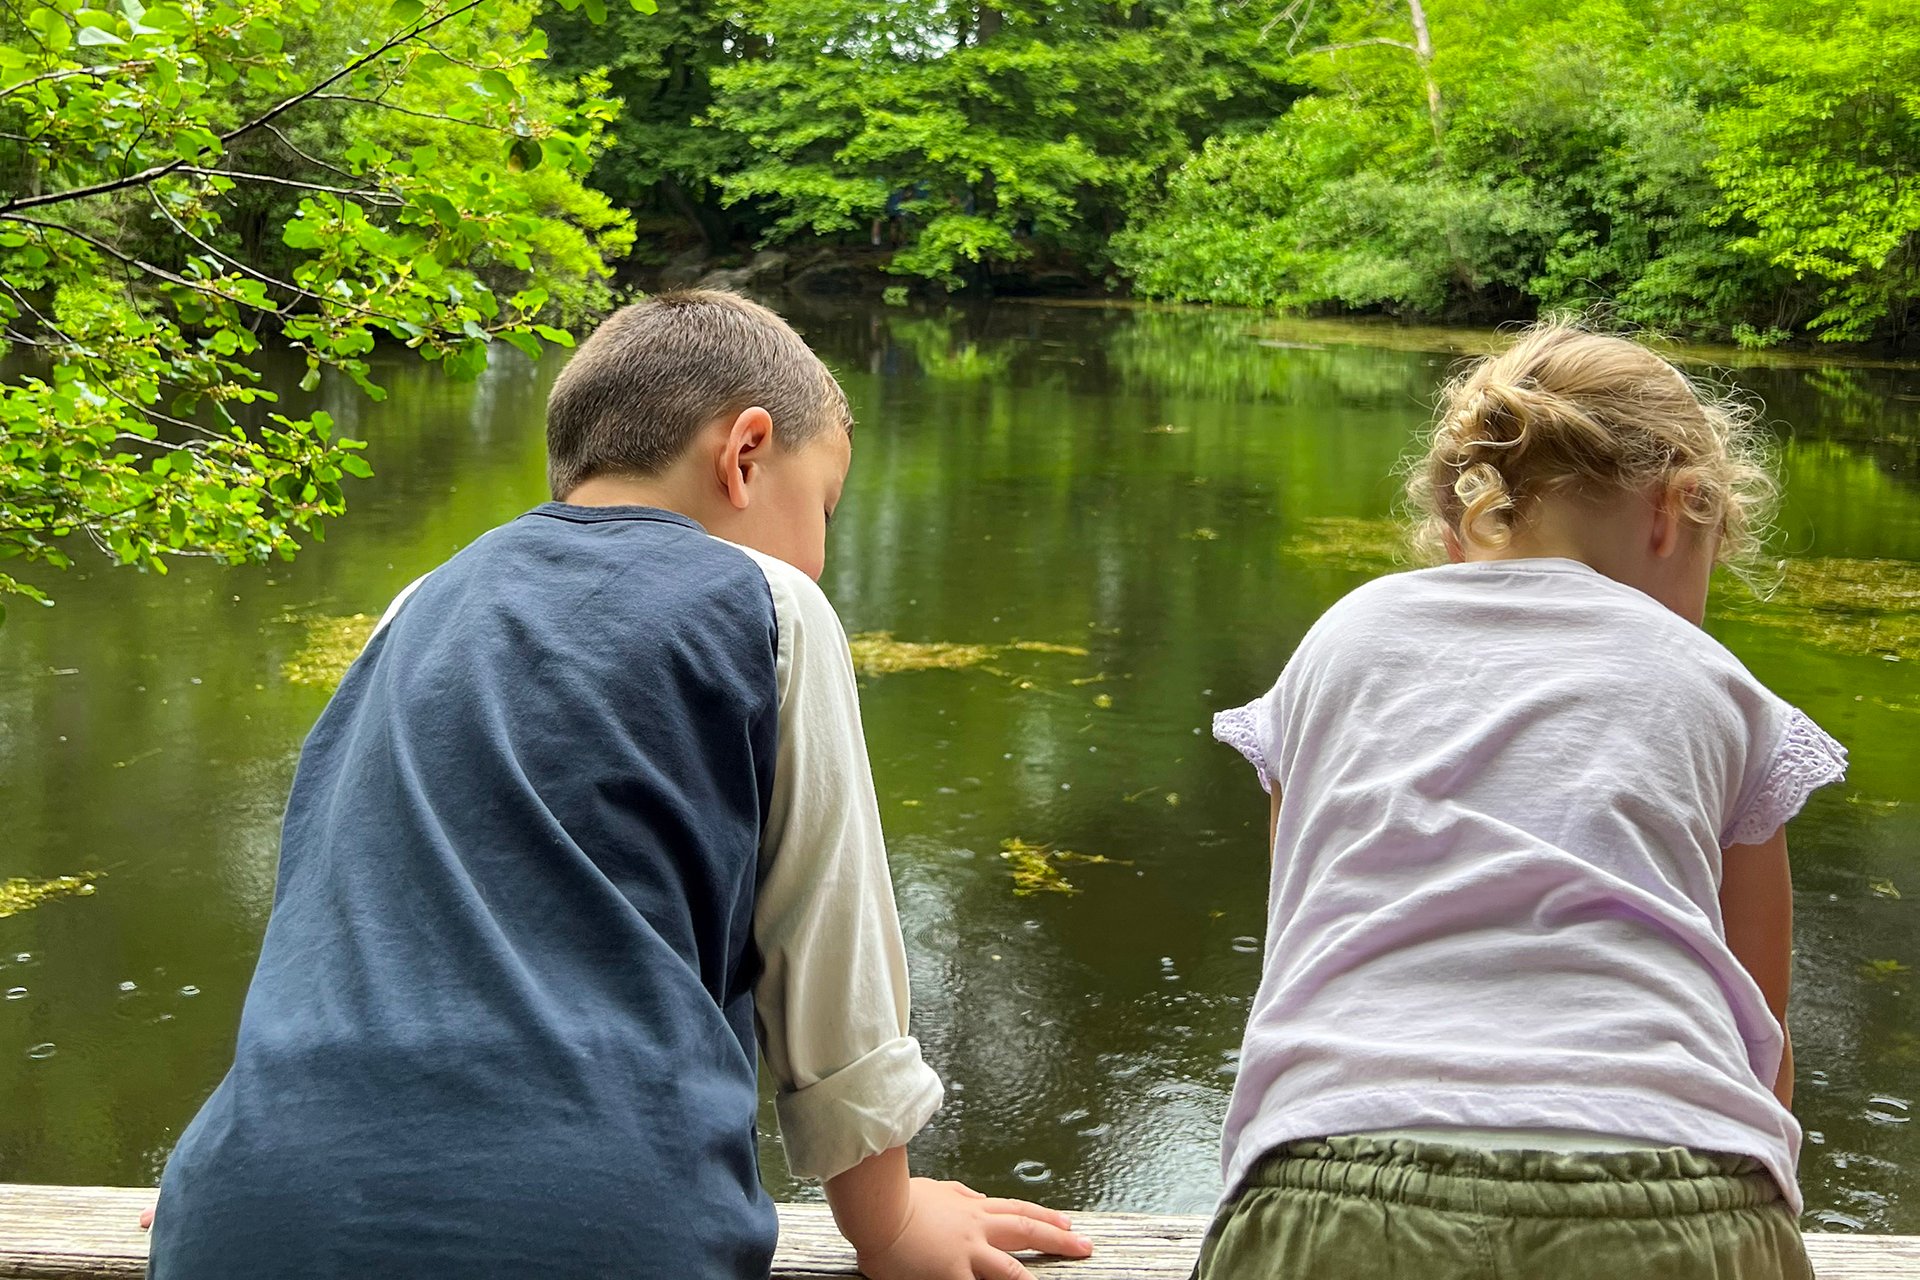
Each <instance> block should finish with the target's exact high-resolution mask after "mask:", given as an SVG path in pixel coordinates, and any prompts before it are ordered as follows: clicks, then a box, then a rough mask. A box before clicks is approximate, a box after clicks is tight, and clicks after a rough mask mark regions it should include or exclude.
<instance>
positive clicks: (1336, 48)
mask: <svg viewBox="0 0 1920 1280" xmlns="http://www.w3.org/2000/svg"><path fill="white" fill-rule="evenodd" d="M1370 44H1384V45H1387V46H1389V47H1391V48H1394V49H1405V50H1406V51H1407V52H1408V53H1418V52H1419V50H1418V49H1415V48H1414V47H1413V46H1412V45H1411V44H1408V43H1407V42H1406V41H1405V40H1394V39H1391V38H1389V37H1387V36H1373V37H1371V38H1369V39H1366V40H1344V41H1342V42H1340V43H1339V44H1322V45H1316V46H1314V47H1313V48H1312V49H1309V50H1308V51H1307V52H1309V53H1338V52H1340V51H1341V50H1342V49H1364V48H1365V47H1366V46H1368V45H1370Z"/></svg>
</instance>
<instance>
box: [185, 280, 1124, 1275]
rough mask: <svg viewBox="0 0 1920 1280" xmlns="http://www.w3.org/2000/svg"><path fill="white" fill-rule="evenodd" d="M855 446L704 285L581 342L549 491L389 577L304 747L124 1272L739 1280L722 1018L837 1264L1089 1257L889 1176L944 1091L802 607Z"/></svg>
mask: <svg viewBox="0 0 1920 1280" xmlns="http://www.w3.org/2000/svg"><path fill="white" fill-rule="evenodd" d="M851 430H852V423H851V420H850V418H849V415H848V412H847V405H846V399H845V397H844V395H843V394H842V393H841V391H840V388H839V386H838V384H836V383H835V382H834V380H833V377H832V375H831V374H829V373H828V372H827V370H826V368H825V366H823V365H822V364H821V363H820V361H819V360H818V359H817V358H816V357H815V356H814V355H813V353H812V352H811V351H809V350H808V349H807V347H806V344H805V343H803V342H802V341H801V340H800V338H799V337H798V335H796V334H795V333H794V332H793V331H792V330H791V329H789V328H788V327H787V326H786V325H785V324H784V323H782V322H781V321H780V319H779V318H778V317H776V316H775V315H773V313H771V312H769V311H767V310H766V309H764V308H762V307H760V306H757V305H755V304H753V303H751V302H747V301H745V300H744V299H741V298H738V297H735V296H733V295H730V294H724V293H712V292H701V293H686V294H678V295H669V296H664V297H660V298H656V299H653V300H651V301H648V302H644V303H641V304H639V305H638V306H633V307H629V308H627V309H625V310H623V311H621V312H619V313H618V314H616V315H615V316H613V317H612V318H611V319H609V320H608V321H607V323H606V324H605V325H603V326H602V327H601V329H600V330H599V331H598V332H597V333H596V334H595V335H594V336H593V337H592V338H591V339H589V340H588V341H587V342H586V343H585V344H584V345H583V346H582V347H581V348H580V350H579V352H578V354H576V355H575V356H574V358H573V361H572V362H571V363H570V364H569V365H568V367H567V368H566V370H565V371H564V372H563V373H562V375H561V377H560V379H559V381H558V382H557V383H556V384H555V386H554V389H553V394H552V398H551V400H550V401H549V404H548V422H547V440H548V478H549V481H550V484H551V488H552V490H553V493H554V495H555V498H556V501H554V502H550V503H547V504H545V505H543V506H541V507H537V508H535V509H534V510H533V511H531V512H529V513H527V514H526V515H523V516H521V517H520V518H519V519H517V520H515V521H513V522H511V523H509V524H507V525H504V526H502V527H501V528H498V529H495V530H493V531H491V532H490V533H488V534H486V535H485V536H483V537H481V538H480V539H478V540H477V541H475V542H474V543H473V545H472V546H470V547H468V548H466V549H465V550H464V551H462V552H460V553H459V554H458V555H456V556H454V558H453V559H452V560H450V561H448V562H447V563H446V564H445V565H442V566H441V567H440V568H438V569H436V570H434V571H433V572H432V573H431V574H429V575H427V576H426V577H425V578H423V579H421V580H420V581H419V582H417V583H415V584H414V585H413V586H412V587H409V588H408V589H407V591H406V592H404V593H402V595H401V597H400V599H399V600H397V601H396V602H395V603H394V606H393V607H392V608H391V609H389V610H388V612H387V616H386V617H385V618H383V619H382V620H381V625H380V627H379V628H378V629H376V631H375V634H374V637H373V639H372V640H371V641H370V642H369V643H368V645H367V649H366V652H365V653H363V654H362V655H361V657H360V659H359V660H358V661H357V662H356V663H355V664H354V666H353V668H352V669H351V670H350V671H349V672H348V673H347V676H346V679H345V680H344V681H343V682H342V683H341V686H340V689H339V691H338V692H337V693H335V695H334V697H333V701H332V702H331V703H330V704H329V705H328V707H327V709H326V711H325V713H323V714H322V716H321V717H320V720H319V723H318V724H316V725H315V727H314V730H313V733H312V735H311V736H310V737H309V738H308V740H307V742H306V745H305V747H304V749H303V751H302V755H301V760H300V766H299V770H298V772H297V774H296V776H295V778H294V784H293V793H292V796H291V798H290V800H289V802H288V806H287V815H286V823H285V827H284V830H283V833H282V844H281V865H280V877H279V885H278V888H277V891H276V894H275V900H274V907H273V914H272V917H271V918H270V920H269V921H268V925H267V934H266V939H265V943H264V945H263V948H262V951H261V956H260V964H259V968H258V970H257V972H256V973H255V975H254V979H253V985H252V987H251V989H250V990H249V992H248V995H247V1001H246V1006H245V1009H244V1010H243V1012H242V1015H241V1024H240V1034H239V1042H238V1045H237V1047H236V1051H235V1059H234V1065H233V1069H232V1071H231V1072H230V1073H229V1074H228V1076H227V1078H226V1079H225V1080H224V1081H223V1082H222V1083H221V1085H220V1087H219V1088H218V1089H217V1090H216V1091H215V1092H214V1094H213V1096H212V1097H211V1098H210V1099H209V1100H208V1101H207V1103H206V1105H205V1107H204V1108H203V1109H202V1110H201V1113H200V1115H199V1116H198V1117H197V1118H196V1119H195V1120H194V1122H193V1123H192V1124H191V1125H190V1126H189V1127H188V1129H187V1131H186V1132H185V1134H183V1135H182V1137H181V1140H180V1144H179V1147H178V1148H177V1149H176V1151H175V1152H174V1154H173V1157H172V1159H171V1160H170V1161H169V1163H168V1165H167V1170H166V1174H165V1177H164V1179H163V1182H162V1195H161V1201H160V1208H159V1210H158V1216H157V1219H156V1222H155V1225H154V1238H153V1263H152V1270H151V1274H152V1275H154V1276H156V1277H162V1278H163V1280H171V1278H172V1277H182V1278H183V1280H185V1278H190V1280H209V1278H218V1277H225V1276H233V1277H249V1278H251V1277H258V1276H264V1275H274V1276H360V1275H395V1276H426V1277H440V1276H445V1277H475V1276H500V1277H506V1276H516V1277H519V1276H528V1275H540V1276H549V1277H582V1278H585V1277H600V1276H610V1275H620V1276H632V1277H659V1278H660V1280H689V1278H693V1277H707V1276H711V1277H747V1276H764V1275H765V1274H766V1273H767V1269H768V1265H769V1260H770V1258H771V1256H772V1252H773V1244H774V1233H775V1218H774V1213H773V1206H772V1204H771V1203H770V1202H769V1200H768V1198H767V1196H766V1194H765V1192H764V1191H762V1190H761V1187H760V1183H759V1177H758V1169H757V1164H756V1155H755V1142H754V1113H755V1049H756V1029H757V1031H758V1036H757V1041H758V1048H759V1050H760V1051H761V1052H762V1053H764V1055H765V1059H766V1062H767V1064H768V1067H769V1069H770V1070H771V1071H772V1073H773V1076H774V1079H775V1082H776V1085H777V1093H778V1099H777V1100H778V1110H779V1115H780V1122H781V1128H782V1130H783V1132H784V1134H785V1138H786V1143H787V1149H788V1153H789V1156H790V1159H791V1163H792V1166H793V1168H794V1170H795V1172H796V1173H800V1174H802V1175H812V1176H819V1177H823V1178H825V1179H826V1180H827V1198H828V1200H829V1202H830V1203H831V1205H832V1207H833V1211H834V1215H835V1218H836V1220H837V1221H838V1222H839V1224H840V1226H841V1229H842V1230H843V1231H844V1232H845V1233H846V1235H847V1238H848V1239H849V1240H850V1241H851V1242H852V1243H853V1245H854V1247H855V1248H856V1250H857V1251H858V1253H859V1256H860V1260H861V1265H862V1267H863V1269H865V1270H866V1271H867V1273H868V1274H869V1275H871V1276H875V1277H882V1278H883V1280H892V1278H893V1277H921V1276H925V1277H936V1276H937V1277H943V1278H944V1277H952V1278H953V1280H967V1278H970V1277H976V1276H979V1277H988V1278H989V1280H1009V1278H1011V1277H1018V1276H1025V1275H1027V1272H1026V1271H1025V1269H1024V1268H1022V1267H1021V1266H1020V1265H1019V1264H1018V1263H1017V1262H1016V1261H1015V1260H1014V1259H1013V1258H1011V1257H1010V1256H1008V1253H1007V1252H1006V1251H1007V1250H1013V1249H1027V1248H1037V1249H1044V1250H1047V1251H1050V1252H1054V1253H1061V1254H1068V1255H1072V1256H1084V1255H1085V1254H1086V1253H1088V1252H1089V1251H1090V1246H1088V1245H1087V1243H1086V1242H1085V1241H1084V1240H1081V1239H1080V1238H1079V1237H1076V1236H1073V1235H1071V1234H1070V1230H1069V1226H1068V1223H1067V1221H1066V1219H1065V1218H1064V1217H1062V1216H1061V1215H1059V1214H1055V1213H1052V1212H1050V1211H1048V1210H1044V1209H1041V1208H1039V1207H1037V1206H1033V1205H1027V1204H1024V1203H1021V1202H1017V1201H995V1200H988V1199H985V1198H983V1197H980V1196H979V1195H977V1194H976V1193H973V1192H970V1191H968V1190H967V1189H966V1188H964V1187H961V1186H959V1185H958V1184H956V1183H934V1182H929V1181H927V1180H925V1179H912V1180H909V1178H908V1176H907V1165H906V1158H905V1152H904V1147H905V1144H906V1141H907V1139H908V1138H909V1137H911V1136H912V1135H913V1134H914V1133H915V1132H916V1131H918V1130H919V1128H920V1127H921V1126H922V1125H923V1124H925V1123H926V1121H927V1119H928V1117H929V1116H930V1115H931V1114H932V1113H933V1111H934V1110H935V1108H936V1107H938V1105H939V1103H940V1094H941V1090H940V1083H939V1080H938V1078H937V1077H936V1076H935V1075H934V1074H933V1072H932V1071H931V1070H929V1069H928V1067H927V1066H926V1065H925V1064H924V1063H923V1062H922V1061H921V1060H920V1050H919V1045H918V1044H917V1043H916V1042H915V1041H914V1040H913V1039H912V1038H911V1037H910V1036H908V1035H907V1034H906V1029H907V975H906V966H905V959H904V954H903V948H902V944H901V939H900V932H899V923H898V920H897V918H896V916H895V914H894V905H893V895H892V887H891V884H890V882H889V879H888V874H887V863H886V851H885V847H884V845H883V844H882V840H881V832H880V819H879V813H878V811H877V807H876V804H875V800H874V795H873V785H872V779H871V776H870V774H869V771H868V766H867V757H866V749H865V745H864V743H863V741H862V739H861V735H860V721H859V708H858V705H857V701H856V695H855V690H854V683H853V670H852V664H851V660H850V658H849V655H848V652H847V645H846V638H845V635H844V633H843V632H842V631H841V629H840V626H839V621H838V619H837V618H836V617H835V616H834V613H833V610H832V607H831V606H830V605H829V604H828V603H827V602H826V598H825V597H824V596H822V595H821V594H820V591H819V588H818V587H816V586H815V585H814V582H813V579H815V578H817V577H818V576H819V573H820V571H821V568H822V566H823V564H824V561H825V555H826V550H825V530H826V520H827V517H828V516H829V515H830V514H831V512H832V510H833V506H834V504H835V503H836V502H837V501H838V500H839V496H840V490H841V486H842V484H843V483H844V482H845V478H846V471H847V465H848V461H849V459H850V456H851V454H850V450H851V434H850V433H851ZM721 539H726V541H722V540H721ZM756 1023H757V1028H756Z"/></svg>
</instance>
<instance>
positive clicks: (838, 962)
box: [748, 550, 941, 1178]
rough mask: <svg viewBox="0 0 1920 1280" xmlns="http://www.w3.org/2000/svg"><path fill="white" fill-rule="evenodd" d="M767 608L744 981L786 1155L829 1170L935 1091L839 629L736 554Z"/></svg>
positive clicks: (817, 598)
mask: <svg viewBox="0 0 1920 1280" xmlns="http://www.w3.org/2000/svg"><path fill="white" fill-rule="evenodd" d="M748 554H749V555H751V556H752V557H753V559H754V560H755V562H757V563H758V564H759V565H760V568H761V571H762V572H763V573H764V574H765V575H766V578H767V584H768V587H769V588H770V590H771V591H772V594H773V603H774V611H775V614H776V615H777V617H778V620H779V630H780V639H779V655H778V660H777V668H776V670H777V680H778V685H779V697H780V738H779V748H778V755H777V757H776V762H775V766H774V784H773V806H772V809H771V811H770V812H769V813H768V815H767V822H766V827H765V832H764V835H763V837H762V843H761V849H760V892H759V900H758V903H757V905H756V907H755V910H754V919H753V933H754V940H755V942H756V943H758V945H759V948H760V954H761V958H762V960H763V962H764V964H765V966H766V967H765V970H764V971H763V972H762V974H761V976H760V981H759V983H758V985H757V986H755V988H754V1003H755V1006H756V1016H757V1018H758V1020H759V1031H760V1052H761V1054H762V1056H763V1057H764V1058H765V1059H766V1063H767V1068H768V1070H769V1071H770V1072H771V1073H772V1077H773V1084H774V1090H775V1093H774V1105H775V1108H776V1110H777V1111H778V1113H779V1117H780V1130H781V1133H782V1135H783V1136H784V1138H785V1140H786V1147H787V1160H788V1164H789V1167H790V1168H792V1170H793V1172H794V1173H796V1174H798V1175H800V1176H802V1177H812V1178H831V1177H833V1176H834V1175H836V1174H839V1173H843V1172H845V1171H846V1170H848V1169H851V1168H852V1167H853V1166H854V1165H856V1164H858V1163H860V1161H862V1160H864V1159H866V1158H867V1157H868V1156H870V1155H873V1154H875V1153H876V1152H880V1151H885V1150H887V1149H889V1148H891V1147H898V1146H904V1145H905V1144H906V1142H907V1140H908V1139H909V1138H911V1137H912V1136H913V1135H914V1134H916V1133H918V1132H919V1131H920V1129H921V1128H922V1127H923V1126H924V1125H925V1124H926V1123H927V1120H928V1119H929V1118H930V1117H931V1116H932V1115H933V1113H934V1112H935V1111H936V1110H938V1109H939V1106H940V1100H941V1086H940V1078H939V1077H938V1076H936V1075H935V1074H934V1072H933V1070H932V1068H930V1067H928V1066H927V1064H926V1063H925V1062H923V1061H922V1060H921V1057H920V1045H919V1042H918V1041H916V1040H915V1039H914V1038H913V1037H912V1036H910V1035H908V1034H907V1004H908V986H907V959H906V948H905V945H904V943H903V942H902V940H901V937H900V919H899V916H898V914H897V913H896V911H895V909H894V902H893V881H892V879H891V877H890V875H889V871H888V867H887V848H886V842H885V839H884V837H883V836H882V834H881V830H880V808H879V803H878V801H877V800H876V799H875V797H874V791H873V774H872V771H871V769H870V768H869V766H868V763H867V747H866V740H865V739H864V738H863V737H862V735H861V728H860V701H859V694H858V692H857V690H856V689H855V687H854V678H853V658H852V655H851V654H850V653H849V652H848V649H847V637H846V633H845V632H844V631H843V630H842V629H841V627H840V619H839V617H838V616H837V615H836V614H835V613H834V611H833V606H832V605H831V604H829V603H828V602H827V598H826V596H824V595H822V594H821V592H820V588H819V587H817V586H815V585H814V583H813V581H812V579H810V578H808V577H807V576H806V575H805V574H804V573H801V572H800V571H799V570H798V569H795V568H793V567H792V566H791V565H788V564H786V563H784V562H782V561H779V560H775V559H773V558H772V557H769V556H765V555H762V554H760V553H758V552H755V551H751V550H748Z"/></svg>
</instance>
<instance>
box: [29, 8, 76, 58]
mask: <svg viewBox="0 0 1920 1280" xmlns="http://www.w3.org/2000/svg"><path fill="white" fill-rule="evenodd" d="M27 30H29V31H31V32H33V34H34V35H35V36H37V37H39V39H40V43H41V44H43V45H45V46H46V47H47V50H48V51H49V52H51V53H65V52H66V51H67V49H68V47H69V46H71V45H72V44H73V32H72V30H71V29H70V28H68V26H67V24H66V22H65V21H64V20H62V19H61V17H60V15H59V14H58V13H56V12H55V11H54V10H53V9H51V8H38V7H33V6H29V7H28V9H27Z"/></svg>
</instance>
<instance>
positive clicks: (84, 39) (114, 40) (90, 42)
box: [80, 27, 126, 48]
mask: <svg viewBox="0 0 1920 1280" xmlns="http://www.w3.org/2000/svg"><path fill="white" fill-rule="evenodd" d="M80 43H81V44H83V45H86V46H88V47H89V48H95V47H98V46H100V45H109V44H125V43H126V41H125V40H122V39H121V38H120V37H119V36H117V35H115V34H113V32H111V31H107V30H104V29H103V28H100V27H82V28H80Z"/></svg>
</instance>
